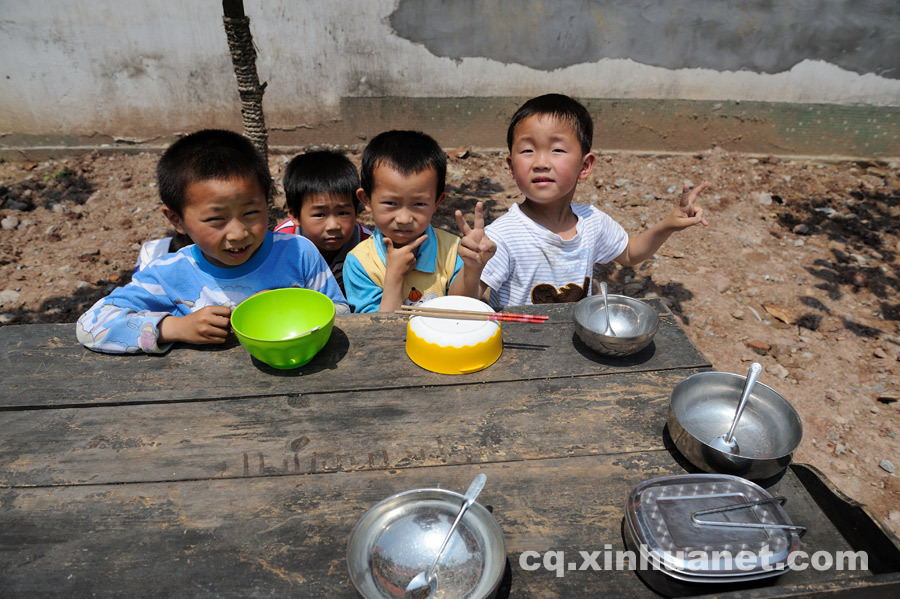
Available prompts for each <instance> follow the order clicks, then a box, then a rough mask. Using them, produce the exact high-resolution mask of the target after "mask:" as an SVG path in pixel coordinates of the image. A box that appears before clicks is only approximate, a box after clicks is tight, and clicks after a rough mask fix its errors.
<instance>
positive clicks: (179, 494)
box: [0, 301, 895, 598]
mask: <svg viewBox="0 0 900 599" xmlns="http://www.w3.org/2000/svg"><path fill="white" fill-rule="evenodd" d="M653 305H654V306H655V307H656V308H657V310H658V311H659V313H660V315H661V325H660V330H659V332H658V333H657V335H656V337H655V339H654V343H653V344H652V345H651V346H650V347H648V348H647V349H645V350H644V351H642V352H640V353H639V354H637V355H635V356H631V357H629V358H624V359H614V358H603V357H600V356H598V355H596V354H594V353H593V352H592V351H591V350H590V349H588V348H587V347H586V346H584V345H583V344H582V343H581V342H580V341H579V340H578V339H577V338H576V337H575V336H574V329H573V326H572V322H571V312H572V305H559V306H541V307H530V308H528V309H527V311H532V312H539V313H543V314H548V315H550V317H551V318H550V320H549V321H548V322H547V323H546V324H542V325H531V324H505V325H504V350H503V355H502V356H501V358H500V359H499V360H498V361H497V363H495V364H494V365H492V366H491V367H489V368H487V369H485V370H483V371H480V372H477V373H472V374H468V375H463V376H447V375H439V374H434V373H430V372H427V371H425V370H422V369H421V368H419V367H418V366H416V365H415V364H413V363H412V362H411V361H410V360H409V359H408V358H407V357H406V354H405V352H404V340H405V323H406V320H405V319H404V318H402V317H400V316H395V315H348V316H342V317H338V318H337V320H336V322H335V328H334V332H333V334H332V337H331V340H330V341H329V343H328V345H327V346H326V347H325V349H324V350H323V351H322V352H321V353H320V354H319V355H318V356H317V357H316V358H315V359H314V360H313V361H312V362H310V363H309V364H308V365H306V366H304V367H302V368H299V369H297V370H294V371H277V370H274V369H271V368H269V367H266V366H264V365H261V364H259V363H257V362H255V361H253V360H252V359H251V358H250V356H249V354H247V353H246V352H245V351H244V349H243V348H241V347H240V346H237V345H234V344H232V345H230V346H228V347H226V348H216V349H209V348H207V349H202V348H193V347H178V348H175V349H173V350H172V351H170V352H169V353H168V354H166V355H163V356H145V355H139V356H110V355H103V354H97V353H93V352H90V351H88V350H85V349H83V348H82V347H81V346H79V345H78V343H77V342H76V340H75V334H74V325H72V324H67V325H26V326H7V327H2V328H0V377H2V384H0V596H20V595H33V596H67V597H68V596H87V595H99V596H172V595H178V596H216V597H223V596H228V597H257V596H260V597H262V596H265V597H269V596H288V595H293V596H297V597H354V596H355V591H354V589H353V587H352V585H351V584H350V581H349V576H348V574H347V568H346V562H345V553H346V542H347V538H348V535H349V532H350V529H351V528H352V526H353V524H354V523H355V522H356V520H357V519H358V518H359V517H360V516H361V515H362V514H363V513H364V512H365V511H366V510H367V509H368V508H369V507H371V506H372V505H373V504H375V503H377V502H378V501H380V500H381V499H384V498H385V497H387V496H389V495H392V494H394V493H397V492H400V491H404V490H408V489H412V488H419V487H442V488H448V489H453V490H457V491H459V492H462V490H464V489H465V488H466V486H467V484H468V482H469V481H470V480H471V478H472V476H473V475H474V474H475V473H476V472H478V471H483V472H485V473H486V474H487V475H488V484H487V487H486V488H485V490H484V491H483V493H482V494H481V496H480V497H479V502H480V503H482V504H484V505H489V506H491V507H492V509H493V513H494V516H495V518H496V519H497V522H498V523H499V525H500V527H501V528H502V529H503V532H504V535H505V538H506V543H507V553H508V558H509V572H508V578H507V581H506V583H505V585H504V587H503V589H502V590H501V593H502V596H508V597H561V598H568V597H593V596H600V595H605V596H623V597H645V596H648V597H652V596H654V593H653V592H652V591H651V590H650V589H648V588H647V587H646V586H644V585H643V583H642V582H641V581H640V580H639V579H638V578H637V576H636V575H635V573H634V572H629V571H594V570H591V569H588V570H587V571H581V570H575V571H567V572H565V575H564V576H557V573H556V572H553V571H548V570H546V569H544V568H540V569H537V570H533V571H529V570H525V569H523V568H521V567H520V563H519V557H520V555H521V554H522V553H523V552H525V551H536V552H539V553H544V552H546V551H550V550H553V551H564V552H565V553H566V555H569V556H571V557H572V558H573V559H574V558H577V557H578V556H579V551H586V552H591V551H596V550H603V549H605V548H607V547H610V546H611V547H612V549H614V550H615V549H623V548H624V546H623V540H622V535H621V522H622V517H623V513H624V502H625V499H626V497H627V495H628V492H629V490H630V489H631V487H633V486H634V485H635V484H637V483H639V482H641V481H643V480H646V479H648V478H651V477H653V476H658V475H664V474H678V473H684V472H685V468H684V467H683V465H682V463H683V462H680V461H679V458H678V456H677V454H676V453H675V452H674V451H673V450H671V449H670V448H668V447H667V444H666V441H665V435H664V427H665V421H666V412H667V409H668V401H669V393H670V391H671V389H672V387H674V385H675V384H676V383H677V382H678V381H680V380H681V379H683V378H684V377H685V376H688V375H689V374H692V373H694V372H697V371H699V370H703V369H707V368H709V367H710V364H709V362H708V360H707V359H706V358H705V357H704V356H703V355H702V354H701V353H700V352H698V351H697V349H696V348H695V347H694V346H693V345H692V344H691V343H690V341H689V340H688V339H687V337H686V336H685V334H684V331H683V330H682V329H681V328H680V327H679V326H678V324H677V323H676V321H675V320H674V318H673V316H672V314H671V313H670V312H668V311H667V310H666V308H665V307H664V305H663V304H661V303H660V302H658V301H654V302H653ZM800 474H802V473H800ZM801 478H802V477H800V476H798V473H795V472H794V471H789V472H788V473H787V474H786V475H785V476H784V477H782V478H781V479H780V480H779V481H778V482H776V483H775V484H774V486H773V488H772V489H770V490H771V491H772V492H773V493H777V494H781V495H785V496H786V497H788V503H787V505H786V509H787V511H788V513H789V514H791V516H792V518H793V519H794V520H795V521H797V522H799V523H801V524H804V525H806V526H807V527H809V532H808V533H807V535H806V536H805V537H804V546H805V547H810V548H812V547H815V548H821V549H827V550H831V551H837V550H840V549H850V548H852V547H853V546H854V541H853V539H850V540H848V535H847V533H846V531H843V530H841V529H840V526H839V525H836V524H835V523H834V522H833V518H831V517H829V515H828V513H827V511H825V510H823V509H822V508H821V507H820V506H819V505H818V504H817V501H818V500H817V499H816V498H815V497H813V495H811V494H810V492H809V490H808V489H807V486H808V485H807V486H805V485H804V483H803V480H801ZM853 509H858V508H853ZM875 525H876V527H877V523H875ZM892 563H893V562H891V563H889V564H888V565H886V566H884V567H883V568H881V569H882V570H885V572H878V571H875V572H839V571H833V572H826V573H822V572H813V571H804V572H789V573H787V574H785V575H783V576H781V577H779V578H778V579H777V580H778V582H777V585H776V586H773V587H769V588H763V589H755V590H753V591H752V596H777V595H782V594H789V593H792V592H793V593H800V594H803V593H804V592H810V591H812V590H816V591H821V592H825V591H828V590H829V589H832V590H833V589H841V588H845V587H846V586H847V585H856V586H858V587H866V588H868V587H871V588H875V589H881V588H882V587H883V585H885V584H890V583H892V582H894V581H895V579H894V578H893V577H892V576H893V574H892V572H893V570H894V568H893V565H892ZM874 570H878V568H874ZM829 585H831V586H829ZM748 592H751V591H748ZM735 596H743V595H740V593H739V592H738V593H737V594H736V595H735Z"/></svg>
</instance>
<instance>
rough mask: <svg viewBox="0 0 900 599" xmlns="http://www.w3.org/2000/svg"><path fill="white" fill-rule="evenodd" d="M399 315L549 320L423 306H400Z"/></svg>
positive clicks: (458, 318)
mask: <svg viewBox="0 0 900 599" xmlns="http://www.w3.org/2000/svg"><path fill="white" fill-rule="evenodd" d="M397 314H407V315H410V316H424V317H426V318H455V319H457V320H492V321H502V322H528V323H533V324H540V323H543V322H544V321H546V320H547V318H549V317H548V316H544V315H541V314H514V313H511V312H479V311H477V310H454V309H451V308H430V307H422V306H400V310H398V311H397Z"/></svg>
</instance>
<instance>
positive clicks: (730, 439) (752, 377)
mask: <svg viewBox="0 0 900 599" xmlns="http://www.w3.org/2000/svg"><path fill="white" fill-rule="evenodd" d="M761 372H762V366H761V365H760V364H759V362H753V363H752V364H750V369H749V370H748V371H747V378H746V379H745V380H744V390H743V391H742V392H741V400H740V401H739V402H738V407H737V410H735V412H734V420H732V421H731V428H729V429H728V432H727V433H725V434H724V435H719V436H718V437H716V438H715V439H713V440H712V441H710V442H709V446H710V447H712V448H713V449H718V450H719V451H721V452H722V453H740V451H741V450H740V447H739V446H738V442H737V440H736V439H735V438H734V429H735V428H737V423H738V420H740V419H741V415H742V414H743V413H744V408H746V407H747V401H748V400H749V399H750V392H751V391H752V390H753V385H755V384H756V379H757V378H759V373H761Z"/></svg>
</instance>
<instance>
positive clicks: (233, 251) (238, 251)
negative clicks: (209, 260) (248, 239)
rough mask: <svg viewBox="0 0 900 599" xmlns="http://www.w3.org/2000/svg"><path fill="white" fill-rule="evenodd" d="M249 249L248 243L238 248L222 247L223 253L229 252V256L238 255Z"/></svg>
mask: <svg viewBox="0 0 900 599" xmlns="http://www.w3.org/2000/svg"><path fill="white" fill-rule="evenodd" d="M249 249H250V246H249V245H245V246H244V247H240V248H224V250H225V253H226V254H229V255H231V256H240V255H241V254H243V253H244V252H246V251H247V250H249Z"/></svg>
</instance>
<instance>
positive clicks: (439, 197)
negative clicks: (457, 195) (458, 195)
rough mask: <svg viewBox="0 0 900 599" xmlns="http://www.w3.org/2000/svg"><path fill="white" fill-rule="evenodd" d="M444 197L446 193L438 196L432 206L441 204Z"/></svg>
mask: <svg viewBox="0 0 900 599" xmlns="http://www.w3.org/2000/svg"><path fill="white" fill-rule="evenodd" d="M446 197H447V192H446V191H445V192H444V193H442V194H441V195H439V196H438V199H436V200H435V201H434V205H435V206H437V205H438V204H440V203H441V202H443V201H444V198H446Z"/></svg>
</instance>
